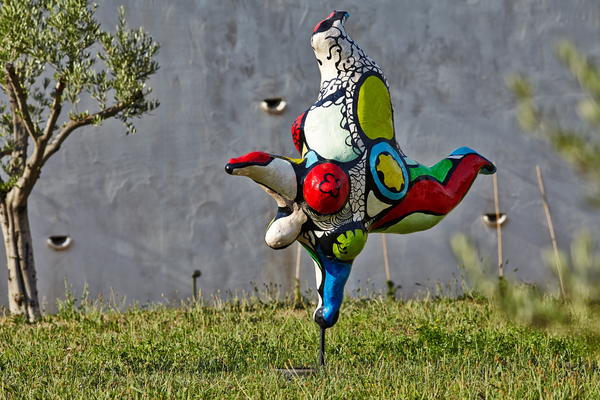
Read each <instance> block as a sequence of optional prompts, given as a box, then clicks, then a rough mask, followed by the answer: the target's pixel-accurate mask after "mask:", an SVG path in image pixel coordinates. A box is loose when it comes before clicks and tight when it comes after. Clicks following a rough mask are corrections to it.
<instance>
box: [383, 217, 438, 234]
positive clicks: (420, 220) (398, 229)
mask: <svg viewBox="0 0 600 400" xmlns="http://www.w3.org/2000/svg"><path fill="white" fill-rule="evenodd" d="M444 217H445V215H430V214H422V213H414V214H411V215H409V216H408V217H406V218H404V219H403V220H402V221H400V222H398V223H397V224H396V225H392V226H390V227H389V228H387V229H378V230H374V231H373V232H378V233H400V234H407V233H413V232H420V231H425V230H427V229H429V228H433V227H434V226H436V225H437V224H438V223H439V222H440V221H441V220H443V219H444Z"/></svg>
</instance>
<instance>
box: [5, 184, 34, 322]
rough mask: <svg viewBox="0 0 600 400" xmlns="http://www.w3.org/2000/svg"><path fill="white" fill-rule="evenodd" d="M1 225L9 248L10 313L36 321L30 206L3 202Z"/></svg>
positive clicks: (7, 253)
mask: <svg viewBox="0 0 600 400" xmlns="http://www.w3.org/2000/svg"><path fill="white" fill-rule="evenodd" d="M8 197H9V198H10V196H8ZM0 223H1V225H2V234H3V236H4V246H5V248H6V260H7V266H8V300H9V304H10V312H11V314H22V315H24V316H25V317H26V318H27V319H28V320H29V321H30V322H33V321H34V320H35V319H36V318H37V317H38V316H39V312H40V311H39V302H38V293H37V285H36V281H37V279H36V275H35V265H34V262H33V247H32V242H31V233H30V230H29V217H28V215H27V205H25V206H21V207H15V206H14V205H12V204H11V203H10V202H9V201H7V199H2V202H1V203H0Z"/></svg>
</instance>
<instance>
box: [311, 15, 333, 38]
mask: <svg viewBox="0 0 600 400" xmlns="http://www.w3.org/2000/svg"><path fill="white" fill-rule="evenodd" d="M334 15H335V11H334V12H332V13H331V14H329V16H328V17H327V18H325V19H324V20H323V21H321V22H319V23H318V24H317V26H315V29H313V33H315V32H316V31H317V29H319V26H321V24H322V23H323V22H325V21H327V20H328V19H329V18H331V17H333V16H334Z"/></svg>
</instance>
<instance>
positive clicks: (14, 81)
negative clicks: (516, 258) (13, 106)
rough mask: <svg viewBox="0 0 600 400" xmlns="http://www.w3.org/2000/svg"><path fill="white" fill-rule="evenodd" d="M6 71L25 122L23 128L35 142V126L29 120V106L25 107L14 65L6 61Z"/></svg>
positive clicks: (24, 99) (23, 95) (25, 101)
mask: <svg viewBox="0 0 600 400" xmlns="http://www.w3.org/2000/svg"><path fill="white" fill-rule="evenodd" d="M6 73H7V75H6V76H7V77H8V81H9V82H10V85H11V86H12V89H13V91H14V93H15V95H16V99H17V103H18V105H19V110H20V111H21V114H22V116H23V118H22V119H23V122H24V123H25V128H27V133H29V136H31V138H32V139H33V141H34V142H37V134H36V132H35V127H34V126H33V122H31V115H29V108H28V107H27V99H26V98H25V93H24V92H23V88H22V87H21V84H20V83H19V78H18V77H17V75H16V73H15V67H14V66H13V65H12V64H11V63H6Z"/></svg>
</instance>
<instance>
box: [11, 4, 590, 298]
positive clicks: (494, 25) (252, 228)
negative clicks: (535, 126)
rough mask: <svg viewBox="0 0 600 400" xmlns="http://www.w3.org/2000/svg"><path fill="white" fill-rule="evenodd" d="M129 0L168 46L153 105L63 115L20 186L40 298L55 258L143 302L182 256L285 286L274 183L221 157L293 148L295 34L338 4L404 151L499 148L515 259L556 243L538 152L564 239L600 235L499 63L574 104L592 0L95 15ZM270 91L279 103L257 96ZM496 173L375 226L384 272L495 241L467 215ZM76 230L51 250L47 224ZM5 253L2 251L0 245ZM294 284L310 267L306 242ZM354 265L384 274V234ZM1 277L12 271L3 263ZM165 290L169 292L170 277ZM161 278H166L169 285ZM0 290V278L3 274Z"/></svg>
mask: <svg viewBox="0 0 600 400" xmlns="http://www.w3.org/2000/svg"><path fill="white" fill-rule="evenodd" d="M120 4H124V5H125V7H126V11H127V16H128V21H129V23H130V25H131V26H132V27H137V26H139V25H142V26H144V27H145V28H146V30H148V31H149V32H150V33H151V34H152V35H153V37H154V38H155V40H157V41H158V42H160V43H161V45H162V48H161V51H160V54H159V56H158V61H159V62H160V65H161V69H160V71H159V72H158V73H157V74H156V75H155V76H154V77H153V78H152V79H151V81H150V86H151V87H153V88H154V94H155V96H156V97H157V98H158V99H160V101H161V103H162V104H161V106H160V107H159V108H158V109H157V110H156V112H155V113H154V115H152V116H148V117H145V118H144V119H142V120H141V121H139V122H137V124H136V125H137V128H138V129H137V130H138V133H137V134H136V135H134V136H128V137H125V135H124V132H125V130H124V128H123V127H122V126H121V125H120V124H118V123H117V122H115V121H109V122H106V123H105V124H104V125H103V126H102V127H99V128H94V127H89V128H85V129H81V130H80V131H78V132H76V133H75V134H73V136H72V137H71V138H69V140H68V141H67V142H65V144H64V146H63V148H62V149H61V150H60V152H59V153H58V154H57V155H55V156H54V158H53V159H51V160H50V161H49V162H48V164H47V166H46V167H45V169H44V171H43V173H42V176H41V180H40V181H39V182H38V184H37V186H36V188H35V190H34V192H33V194H32V197H31V201H30V216H31V223H32V230H33V237H34V243H35V244H34V251H35V257H36V266H37V270H38V284H39V291H40V296H41V298H45V299H46V301H47V302H48V303H49V305H50V306H52V305H53V304H54V301H55V299H56V297H59V296H62V294H63V292H64V288H63V279H64V278H65V277H66V278H67V279H68V280H69V282H70V283H72V284H73V288H74V289H76V290H77V292H78V293H80V292H81V289H82V287H83V285H84V283H88V284H89V287H90V290H91V294H92V296H97V295H98V293H100V292H102V293H103V294H104V295H105V297H106V295H107V293H109V292H110V287H112V288H113V290H114V291H115V292H116V293H118V294H119V296H121V295H127V298H128V299H129V300H132V299H135V300H138V301H139V302H140V303H142V304H143V303H145V302H146V301H148V300H150V301H161V300H162V297H161V294H163V293H164V294H165V295H166V296H167V297H168V298H169V299H173V298H185V297H188V296H191V292H192V290H191V278H190V275H191V272H192V271H193V270H194V269H196V268H198V269H200V270H202V273H203V275H202V277H201V279H200V280H199V284H200V287H201V288H202V291H203V293H204V294H205V295H208V294H210V293H217V291H218V290H221V293H223V291H224V290H226V289H245V290H249V289H250V288H251V286H250V283H249V282H250V280H254V281H255V282H257V283H259V284H262V283H263V282H265V283H269V282H275V283H278V284H281V285H282V289H283V290H284V291H285V290H289V289H291V287H292V279H293V275H294V264H295V256H296V253H295V252H296V247H291V248H288V249H286V250H282V251H274V250H271V249H270V248H268V247H267V246H266V245H265V244H264V241H263V234H264V230H265V228H266V226H267V224H268V223H269V222H270V220H271V218H272V217H273V216H274V213H275V211H276V205H275V202H274V201H273V200H272V199H271V198H270V197H269V196H268V195H267V194H266V193H264V192H263V191H262V190H261V189H260V188H259V187H257V186H256V185H255V184H254V183H253V182H251V181H250V180H248V179H242V178H238V177H230V176H228V175H227V174H226V173H225V172H224V170H223V167H224V165H225V163H226V162H227V161H228V159H229V158H230V157H234V156H239V155H242V154H245V153H247V152H249V151H253V150H263V151H268V152H271V153H275V154H281V155H285V156H295V154H296V151H295V148H294V146H293V143H292V139H291V135H290V125H291V123H292V122H293V120H294V119H295V117H296V116H297V115H299V114H300V113H301V112H303V111H304V110H305V109H306V108H307V107H308V106H309V105H310V104H312V102H313V101H314V99H315V98H316V96H317V93H318V87H319V72H318V68H317V65H316V61H315V59H314V56H313V54H312V49H311V47H310V44H309V39H310V36H311V32H312V29H313V27H314V26H315V25H316V24H317V23H318V22H319V21H321V20H322V19H323V18H325V17H326V16H327V15H328V14H329V13H330V12H331V11H333V10H334V9H345V10H347V11H348V12H349V13H350V19H349V20H348V21H347V23H346V29H347V32H348V33H349V34H350V35H351V36H352V38H353V39H354V40H355V41H356V42H357V43H358V44H359V45H360V46H361V47H362V48H363V49H364V50H365V51H366V52H367V54H369V55H370V56H371V57H372V58H373V59H375V60H376V61H377V62H378V64H379V65H380V66H381V67H382V68H383V70H384V72H385V73H386V75H387V77H388V80H389V83H390V86H391V90H392V99H393V102H394V106H395V121H396V136H397V138H398V141H399V143H400V146H401V147H402V149H403V150H404V151H405V153H406V154H407V155H408V156H409V157H411V158H414V159H416V160H418V161H420V162H422V163H424V164H433V163H435V162H437V161H438V160H439V159H441V158H443V157H445V156H446V155H448V154H449V153H450V152H451V151H452V150H454V149H455V148H457V147H460V146H469V147H472V148H474V149H476V150H477V151H479V152H480V153H482V154H483V155H485V156H487V157H488V158H490V159H492V160H494V161H495V162H496V163H497V165H498V170H499V172H498V183H499V187H500V208H501V211H502V212H505V213H506V214H507V215H508V218H509V220H508V222H507V223H506V225H505V226H504V229H503V245H504V258H505V259H508V260H509V265H508V270H510V271H512V270H513V269H515V268H518V271H517V272H516V273H513V272H510V273H508V275H509V276H513V277H517V278H519V279H523V280H525V281H537V282H538V283H540V284H542V283H543V284H545V282H546V281H548V280H549V279H552V278H551V275H550V274H549V273H548V272H547V270H546V268H545V266H544V264H543V261H542V258H541V255H540V254H541V251H542V249H544V248H548V247H549V246H550V238H549V234H548V229H547V225H546V219H545V218H546V217H545V215H544V211H543V208H542V202H541V198H540V194H539V189H538V186H537V180H536V174H535V165H536V164H539V165H540V166H541V167H542V169H543V172H544V176H545V179H546V188H547V192H548V198H549V202H550V207H551V210H552V214H553V218H554V223H555V226H556V230H557V232H556V233H557V239H558V244H559V246H561V247H563V248H566V247H567V246H568V245H569V243H570V240H571V238H572V236H573V233H574V232H575V231H577V230H578V229H581V228H584V227H587V228H589V229H592V230H593V231H595V233H596V234H597V235H598V234H600V231H599V229H598V226H600V213H598V212H594V211H593V210H591V209H590V208H588V207H587V206H586V205H585V202H584V200H583V196H582V190H583V189H584V188H585V181H584V180H583V179H581V178H579V177H578V176H577V175H575V174H574V173H573V172H572V171H571V169H570V168H569V167H568V165H567V164H565V163H564V162H563V161H561V160H559V159H557V157H556V156H555V154H554V153H553V152H552V151H551V150H550V149H548V148H547V146H546V145H545V144H543V143H541V142H540V141H538V140H535V139H531V138H529V137H525V136H523V135H522V133H521V132H520V130H519V128H518V126H517V124H516V122H515V107H514V101H513V99H512V96H511V94H510V93H509V91H508V89H507V88H506V85H505V83H504V77H505V76H506V75H507V74H508V73H511V72H514V71H521V72H525V73H527V74H528V75H529V76H530V77H531V78H532V79H533V80H534V81H535V82H536V83H537V84H538V86H539V91H538V98H539V100H540V102H541V103H542V104H546V105H551V106H553V107H555V108H556V109H557V110H558V112H559V114H561V115H563V116H564V118H565V119H566V121H569V122H572V123H577V117H576V114H575V112H574V111H573V105H574V104H575V102H576V100H577V99H578V98H580V97H581V93H580V91H579V90H578V88H577V85H576V84H575V83H574V82H573V80H572V79H571V78H569V76H568V73H567V72H566V70H565V69H564V68H563V67H562V66H561V65H560V64H559V62H558V61H557V60H556V58H555V56H554V54H553V48H554V46H555V44H556V42H557V41H558V40H559V39H561V38H571V39H574V40H575V41H576V42H577V44H578V45H579V46H580V47H581V48H582V49H583V50H584V51H586V52H587V53H589V54H593V55H596V56H597V55H600V41H598V32H599V28H600V3H599V2H598V1H595V0H586V1H584V0H570V1H564V0H512V1H498V0H487V1H486V0H479V1H478V0H467V1H455V0H453V1H439V0H421V1H418V2H417V1H398V0H394V1H392V0H389V1H378V2H372V3H369V5H366V3H364V2H361V1H358V0H355V1H339V2H333V1H319V2H316V1H308V0H296V1H265V2H259V1H237V0H223V1H219V2H217V1H211V0H197V1H190V0H185V1H184V0H181V1H159V0H117V1H108V0H104V1H101V2H100V6H99V8H98V12H97V17H98V19H99V21H100V22H101V23H102V24H103V26H104V27H105V28H112V27H114V26H115V25H116V24H117V15H118V14H117V7H118V5H120ZM272 97H283V98H284V99H285V101H286V102H287V103H288V109H287V111H286V112H285V113H284V114H282V115H279V116H273V115H269V114H267V113H265V112H264V111H262V110H261V109H260V106H259V105H260V102H261V101H262V100H263V99H265V98H272ZM493 210H494V202H493V189H492V178H491V177H485V176H481V177H479V179H478V180H477V181H476V182H475V184H474V186H473V188H472V189H471V192H470V193H469V195H468V196H467V198H466V199H465V201H464V202H463V203H462V204H461V205H459V206H458V208H457V209H456V210H454V211H453V213H451V214H450V216H449V217H448V218H446V220H444V221H443V222H442V223H441V224H440V225H438V226H436V227H435V228H434V229H432V230H430V231H426V232H422V233H417V234H413V235H409V236H399V235H387V243H388V249H389V255H390V263H391V270H392V272H391V274H392V279H393V280H394V281H395V282H396V283H397V284H401V285H403V287H404V288H403V292H404V293H405V294H406V295H410V294H412V293H413V292H414V291H415V290H417V289H419V286H416V285H415V282H418V283H424V281H425V280H426V279H427V278H429V279H430V280H432V281H433V280H435V279H440V280H442V281H448V280H450V279H451V278H452V274H453V273H456V272H457V267H456V260H455V258H454V256H453V254H452V252H451V250H450V245H449V237H450V235H451V234H452V233H453V232H463V233H467V234H469V235H470V236H471V237H473V238H476V241H477V246H478V248H479V251H480V252H481V254H482V255H484V256H486V257H487V258H489V259H490V260H491V261H492V262H493V261H494V260H495V259H496V231H495V230H494V229H492V228H489V227H486V226H484V225H483V224H482V222H481V215H482V214H484V213H489V212H493ZM65 234H66V235H70V236H71V237H72V238H73V241H74V244H73V246H72V247H71V248H70V249H69V250H67V251H64V252H55V251H53V250H51V249H50V248H49V247H48V246H47V245H46V243H45V242H46V238H47V237H49V236H51V235H65ZM1 257H3V256H1ZM302 257H303V258H302V265H301V282H302V287H303V290H304V289H305V288H306V287H307V286H306V284H305V281H308V284H309V286H311V287H313V286H314V272H313V267H312V262H311V261H309V258H308V255H307V253H305V252H304V253H303V255H302ZM367 279H370V280H371V283H372V284H373V285H374V287H375V288H376V289H383V288H384V286H385V269H384V263H383V255H382V241H381V236H380V235H377V234H374V235H371V236H370V237H369V240H368V243H367V246H366V248H365V251H364V252H363V253H362V254H361V256H360V257H359V258H358V259H357V261H356V262H355V266H354V268H353V272H352V274H351V276H350V280H349V283H348V285H347V289H348V290H349V291H350V292H352V291H354V290H356V289H357V288H358V287H360V285H363V284H364V283H365V282H366V281H367ZM0 281H3V282H6V270H5V269H3V270H1V272H0ZM177 290H178V291H179V293H176V291H177ZM174 291H175V292H174ZM0 299H2V300H1V302H4V304H6V300H5V299H6V284H3V285H1V286H0Z"/></svg>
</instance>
